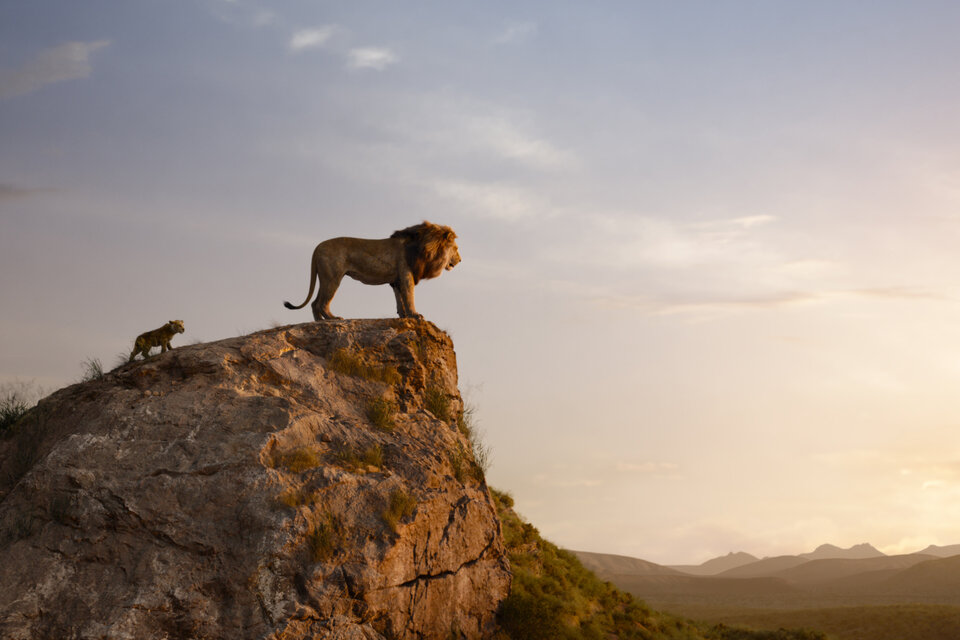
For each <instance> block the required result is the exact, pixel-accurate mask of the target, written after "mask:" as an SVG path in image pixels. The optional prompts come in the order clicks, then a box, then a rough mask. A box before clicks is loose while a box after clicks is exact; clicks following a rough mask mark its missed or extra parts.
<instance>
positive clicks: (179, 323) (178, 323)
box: [167, 320, 184, 333]
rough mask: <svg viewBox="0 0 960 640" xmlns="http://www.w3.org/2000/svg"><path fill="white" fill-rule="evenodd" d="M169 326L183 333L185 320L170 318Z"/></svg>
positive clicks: (172, 329) (174, 330) (176, 331)
mask: <svg viewBox="0 0 960 640" xmlns="http://www.w3.org/2000/svg"><path fill="white" fill-rule="evenodd" d="M167 327H168V328H169V329H170V330H171V331H173V332H175V333H183V331H184V329H183V320H170V321H169V322H167Z"/></svg>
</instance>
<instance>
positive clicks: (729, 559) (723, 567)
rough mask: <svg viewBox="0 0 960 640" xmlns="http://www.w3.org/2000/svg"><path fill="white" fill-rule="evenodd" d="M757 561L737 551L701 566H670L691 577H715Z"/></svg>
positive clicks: (753, 557)
mask: <svg viewBox="0 0 960 640" xmlns="http://www.w3.org/2000/svg"><path fill="white" fill-rule="evenodd" d="M757 560H759V558H757V557H756V556H753V555H750V554H749V553H744V552H743V551H738V552H736V553H733V552H731V553H728V554H727V555H725V556H720V557H719V558H713V559H711V560H707V561H706V562H703V563H701V564H697V565H693V564H684V565H671V566H670V568H671V569H676V570H677V571H681V572H683V573H687V574H689V575H693V576H715V575H717V574H719V573H723V572H724V571H729V570H730V569H736V568H737V567H742V566H743V565H746V564H752V563H754V562H756V561H757Z"/></svg>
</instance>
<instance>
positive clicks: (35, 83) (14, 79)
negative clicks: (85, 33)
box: [0, 40, 110, 100]
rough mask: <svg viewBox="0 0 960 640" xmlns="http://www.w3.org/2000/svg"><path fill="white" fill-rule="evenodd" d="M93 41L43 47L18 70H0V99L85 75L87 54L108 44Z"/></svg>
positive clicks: (87, 71) (87, 66) (87, 72)
mask: <svg viewBox="0 0 960 640" xmlns="http://www.w3.org/2000/svg"><path fill="white" fill-rule="evenodd" d="M109 44H110V43H109V41H107V40H98V41H96V42H66V43H64V44H61V45H59V46H56V47H53V48H52V49H45V50H44V51H41V52H40V53H39V54H37V56H36V57H34V58H33V59H32V60H30V61H28V62H27V63H26V64H24V65H23V66H22V67H20V68H19V69H0V100H2V99H7V98H13V97H16V96H22V95H26V94H28V93H32V92H34V91H37V90H38V89H40V88H42V87H44V86H46V85H48V84H53V83H55V82H61V81H64V80H75V79H79V78H86V77H87V76H89V75H90V74H91V73H92V71H93V67H92V66H91V64H90V55H91V54H92V53H93V52H94V51H96V50H97V49H102V48H103V47H106V46H107V45H109Z"/></svg>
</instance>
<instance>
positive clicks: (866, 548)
mask: <svg viewBox="0 0 960 640" xmlns="http://www.w3.org/2000/svg"><path fill="white" fill-rule="evenodd" d="M884 555H886V554H884V553H881V552H879V551H877V550H876V549H875V548H874V547H873V545H870V544H868V543H866V542H864V543H863V544H855V545H853V546H852V547H850V548H849V549H841V548H840V547H837V546H835V545H832V544H822V545H820V546H819V547H817V548H816V550H814V551H811V552H810V553H801V554H800V555H799V556H798V557H800V558H806V559H807V560H830V559H833V558H844V559H847V560H857V559H860V558H880V557H883V556H884Z"/></svg>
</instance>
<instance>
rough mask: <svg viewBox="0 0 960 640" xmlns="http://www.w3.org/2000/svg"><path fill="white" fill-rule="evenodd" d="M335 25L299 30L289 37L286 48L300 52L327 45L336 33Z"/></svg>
mask: <svg viewBox="0 0 960 640" xmlns="http://www.w3.org/2000/svg"><path fill="white" fill-rule="evenodd" d="M337 31H338V27H337V26H336V25H324V26H322V27H316V28H311V29H300V30H298V31H295V32H294V33H293V35H292V36H290V42H289V43H287V47H288V48H289V49H290V51H294V52H300V51H306V50H308V49H317V48H319V47H322V46H324V45H325V44H327V43H328V42H329V41H330V39H331V38H332V37H333V36H334V35H335V34H336V33H337Z"/></svg>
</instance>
